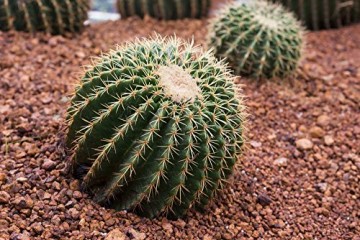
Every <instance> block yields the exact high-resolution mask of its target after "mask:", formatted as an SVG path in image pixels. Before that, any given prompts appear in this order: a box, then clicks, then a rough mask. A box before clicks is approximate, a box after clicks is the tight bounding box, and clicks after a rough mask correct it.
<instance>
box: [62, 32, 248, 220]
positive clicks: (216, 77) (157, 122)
mask: <svg viewBox="0 0 360 240" xmlns="http://www.w3.org/2000/svg"><path fill="white" fill-rule="evenodd" d="M237 96H239V95H238V94H237V92H236V91H235V86H234V83H233V76H232V75H230V73H229V71H228V69H227V68H226V66H225V65H224V64H223V63H222V62H218V61H217V60H216V59H215V57H214V56H213V55H212V54H211V53H210V52H207V53H201V52H200V51H199V49H198V48H194V47H193V46H192V44H188V43H184V42H182V41H180V40H177V39H170V40H169V39H163V38H161V37H157V38H155V39H147V40H146V39H145V40H137V41H136V42H135V43H127V44H126V45H123V46H121V47H119V48H118V49H117V50H115V51H111V52H110V53H109V54H108V55H105V56H103V58H101V59H99V61H98V62H97V63H96V64H95V65H94V66H91V67H89V69H88V70H87V72H86V73H85V76H84V78H83V79H82V81H81V84H80V86H79V87H78V88H77V89H76V93H75V95H74V97H73V98H72V101H71V106H70V107H69V109H68V122H69V131H68V137H67V144H68V147H69V148H70V149H72V153H73V155H72V162H73V164H72V166H73V171H74V174H75V176H77V177H79V178H80V179H83V181H82V186H83V187H84V188H85V189H88V190H89V191H91V192H92V193H93V194H94V199H95V200H96V201H98V202H100V203H103V204H106V205H107V206H109V207H112V208H115V209H117V210H122V209H131V210H135V211H136V212H137V213H139V214H140V215H144V216H148V217H154V216H157V215H159V214H161V213H170V214H171V215H173V216H175V217H179V216H182V215H183V214H185V213H186V212H187V211H188V209H190V208H191V207H193V206H198V207H204V206H205V205H206V204H208V203H209V201H210V200H211V199H212V198H213V197H214V195H215V193H216V192H217V191H218V190H219V189H221V188H222V187H223V184H224V183H225V182H226V179H228V178H229V176H230V175H231V173H232V171H233V168H234V166H235V163H236V161H237V156H238V155H239V154H241V152H242V145H243V121H244V107H243V105H242V101H241V98H238V97H237Z"/></svg>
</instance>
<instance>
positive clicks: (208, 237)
mask: <svg viewBox="0 0 360 240" xmlns="http://www.w3.org/2000/svg"><path fill="white" fill-rule="evenodd" d="M213 239H214V238H213V237H211V236H210V235H209V234H205V235H204V237H203V239H202V240H213Z"/></svg>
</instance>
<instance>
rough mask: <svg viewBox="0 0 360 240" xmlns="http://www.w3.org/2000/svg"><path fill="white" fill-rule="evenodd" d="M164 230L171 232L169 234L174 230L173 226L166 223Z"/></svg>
mask: <svg viewBox="0 0 360 240" xmlns="http://www.w3.org/2000/svg"><path fill="white" fill-rule="evenodd" d="M162 228H163V229H164V230H165V231H166V232H169V233H172V232H173V231H174V230H173V226H172V225H171V224H170V223H168V222H164V223H162Z"/></svg>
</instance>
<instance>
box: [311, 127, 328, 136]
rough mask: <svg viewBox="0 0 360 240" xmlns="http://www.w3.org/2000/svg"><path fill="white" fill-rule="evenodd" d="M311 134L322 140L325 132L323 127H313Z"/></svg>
mask: <svg viewBox="0 0 360 240" xmlns="http://www.w3.org/2000/svg"><path fill="white" fill-rule="evenodd" d="M309 133H310V136H311V137H313V138H322V137H323V136H324V135H325V131H324V130H323V129H322V128H321V127H312V128H310V131H309Z"/></svg>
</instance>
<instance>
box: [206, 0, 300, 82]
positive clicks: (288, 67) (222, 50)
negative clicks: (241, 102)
mask: <svg viewBox="0 0 360 240" xmlns="http://www.w3.org/2000/svg"><path fill="white" fill-rule="evenodd" d="M208 45H209V47H212V48H214V51H215V55H216V56H217V57H220V58H226V60H227V61H228V62H229V63H230V65H231V67H232V68H233V69H234V70H235V72H236V73H237V74H241V75H244V76H250V77H253V78H274V77H286V76H289V75H291V74H292V73H293V72H294V71H295V70H296V69H297V66H298V63H299V61H300V58H301V53H302V48H303V30H302V27H301V25H300V24H299V23H298V22H297V21H296V19H295V18H294V17H293V16H292V14H291V13H288V12H286V11H285V10H284V9H283V8H282V7H281V6H277V5H273V4H271V3H267V2H265V1H254V2H251V3H235V4H232V5H229V6H227V7H226V8H225V9H224V11H223V12H222V13H221V14H219V16H218V17H217V19H215V20H214V22H213V24H212V25H211V27H210V29H209V38H208Z"/></svg>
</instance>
